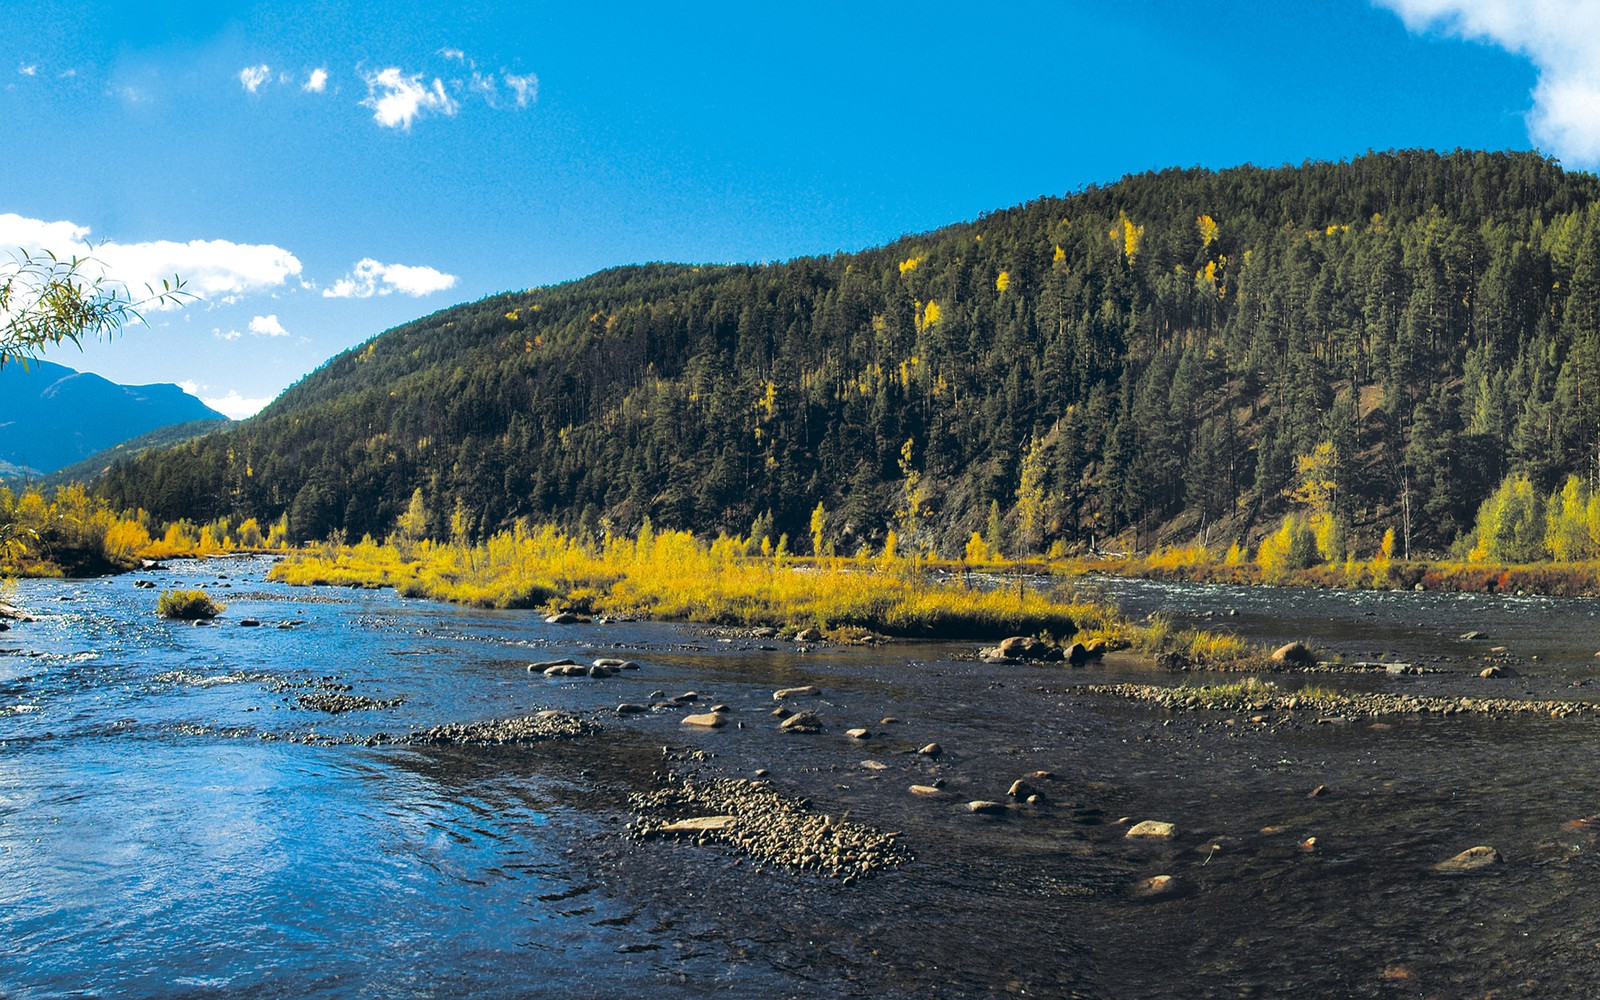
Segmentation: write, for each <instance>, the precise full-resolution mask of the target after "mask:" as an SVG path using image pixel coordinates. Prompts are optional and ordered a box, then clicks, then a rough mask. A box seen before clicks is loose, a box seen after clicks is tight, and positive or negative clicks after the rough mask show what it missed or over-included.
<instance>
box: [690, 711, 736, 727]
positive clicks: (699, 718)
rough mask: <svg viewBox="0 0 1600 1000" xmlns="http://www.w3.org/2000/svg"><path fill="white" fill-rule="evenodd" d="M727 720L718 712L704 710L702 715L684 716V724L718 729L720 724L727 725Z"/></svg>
mask: <svg viewBox="0 0 1600 1000" xmlns="http://www.w3.org/2000/svg"><path fill="white" fill-rule="evenodd" d="M727 721H728V720H726V719H724V718H723V717H722V716H721V715H720V714H718V713H716V712H704V713H702V714H700V715H685V716H684V717H683V722H682V725H685V726H701V727H703V728H706V729H716V728H717V727H718V726H721V725H725V724H726V723H727Z"/></svg>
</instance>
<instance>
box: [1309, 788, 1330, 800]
mask: <svg viewBox="0 0 1600 1000" xmlns="http://www.w3.org/2000/svg"><path fill="white" fill-rule="evenodd" d="M1327 794H1328V786H1327V785H1318V786H1317V787H1315V788H1313V789H1312V790H1311V791H1309V792H1307V793H1306V798H1308V799H1320V798H1322V797H1323V796H1324V795H1327Z"/></svg>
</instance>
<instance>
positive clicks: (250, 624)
mask: <svg viewBox="0 0 1600 1000" xmlns="http://www.w3.org/2000/svg"><path fill="white" fill-rule="evenodd" d="M239 627H240V628H260V627H261V620H260V619H259V618H241V619H239Z"/></svg>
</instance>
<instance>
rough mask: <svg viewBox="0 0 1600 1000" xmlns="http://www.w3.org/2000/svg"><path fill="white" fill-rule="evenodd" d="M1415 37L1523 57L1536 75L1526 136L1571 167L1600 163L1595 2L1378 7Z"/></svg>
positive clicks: (1478, 1)
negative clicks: (1472, 43) (1483, 45)
mask: <svg viewBox="0 0 1600 1000" xmlns="http://www.w3.org/2000/svg"><path fill="white" fill-rule="evenodd" d="M1375 2H1376V3H1378V4H1379V5H1380V6H1383V7H1387V8H1388V9H1390V10H1392V11H1394V12H1395V13H1397V14H1399V15H1400V17H1401V19H1402V20H1403V21H1405V23H1406V27H1407V28H1409V29H1411V30H1412V31H1416V32H1423V31H1429V30H1433V31H1442V32H1445V33H1447V34H1451V35H1456V36H1459V37H1461V38H1467V39H1472V40H1477V41H1487V42H1491V43H1493V44H1495V45H1498V46H1500V47H1501V48H1504V49H1506V50H1508V51H1510V52H1515V53H1517V54H1519V55H1524V56H1527V57H1528V59H1529V60H1530V61H1531V62H1532V63H1533V65H1534V67H1535V68H1536V69H1537V70H1538V71H1539V82H1538V84H1536V85H1535V86H1534V89H1533V109H1532V110H1531V111H1529V112H1528V118H1527V121H1528V135H1529V136H1530V138H1532V139H1533V141H1534V143H1535V144H1536V145H1538V146H1539V147H1541V148H1542V149H1544V150H1545V151H1546V152H1549V153H1553V154H1555V155H1556V156H1559V157H1560V158H1561V159H1562V160H1563V161H1564V162H1565V163H1566V164H1567V165H1568V166H1580V165H1581V166H1594V165H1595V164H1600V5H1596V4H1595V3H1593V2H1592V0H1375Z"/></svg>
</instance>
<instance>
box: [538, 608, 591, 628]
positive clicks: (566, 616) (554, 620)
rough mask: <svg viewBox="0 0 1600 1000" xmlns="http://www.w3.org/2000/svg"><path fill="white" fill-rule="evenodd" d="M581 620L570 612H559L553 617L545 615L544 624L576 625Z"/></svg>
mask: <svg viewBox="0 0 1600 1000" xmlns="http://www.w3.org/2000/svg"><path fill="white" fill-rule="evenodd" d="M581 620H582V619H580V618H579V617H578V616H577V615H575V614H573V613H572V612H570V611H560V612H557V613H556V614H553V615H546V616H545V619H544V623H545V624H546V625H576V624H578V622H579V621H581Z"/></svg>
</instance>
